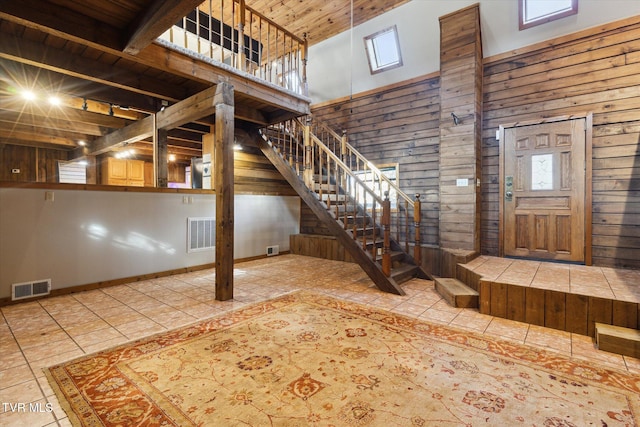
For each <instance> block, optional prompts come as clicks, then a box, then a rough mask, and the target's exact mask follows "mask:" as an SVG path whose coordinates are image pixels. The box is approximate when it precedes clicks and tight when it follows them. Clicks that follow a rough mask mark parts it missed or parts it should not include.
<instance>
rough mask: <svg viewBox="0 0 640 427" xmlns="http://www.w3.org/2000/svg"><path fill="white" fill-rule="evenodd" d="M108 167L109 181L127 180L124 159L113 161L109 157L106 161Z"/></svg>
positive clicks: (113, 159)
mask: <svg viewBox="0 0 640 427" xmlns="http://www.w3.org/2000/svg"><path fill="white" fill-rule="evenodd" d="M107 162H108V165H109V168H108V170H109V175H108V176H109V180H112V179H117V180H119V179H124V180H126V179H127V161H126V160H125V159H115V158H113V157H109V158H108V159H107Z"/></svg>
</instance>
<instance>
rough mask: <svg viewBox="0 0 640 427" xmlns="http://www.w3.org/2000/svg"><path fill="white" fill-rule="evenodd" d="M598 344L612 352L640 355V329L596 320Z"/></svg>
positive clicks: (600, 347)
mask: <svg viewBox="0 0 640 427" xmlns="http://www.w3.org/2000/svg"><path fill="white" fill-rule="evenodd" d="M596 345H597V346H598V348H599V349H600V350H604V351H608V352H610V353H616V354H622V355H624V356H630V357H635V358H638V357H640V331H639V330H637V329H632V328H625V327H622V326H615V325H607V324H604V323H598V322H596Z"/></svg>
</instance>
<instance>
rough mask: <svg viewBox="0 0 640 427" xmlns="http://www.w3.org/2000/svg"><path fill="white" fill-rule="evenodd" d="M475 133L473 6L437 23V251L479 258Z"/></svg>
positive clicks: (478, 95)
mask: <svg viewBox="0 0 640 427" xmlns="http://www.w3.org/2000/svg"><path fill="white" fill-rule="evenodd" d="M481 132H482V41H481V37H480V6H479V5H478V4H475V5H473V6H470V7H467V8H464V9H461V10H459V11H456V12H453V13H450V14H448V15H446V16H443V17H441V18H440V246H441V247H442V248H450V249H466V250H473V251H476V252H480V188H479V187H477V186H476V182H477V181H478V180H479V179H480V176H481V162H480V159H481V155H480V147H481V138H480V136H481ZM459 179H462V180H466V185H460V184H459V183H458V180H459Z"/></svg>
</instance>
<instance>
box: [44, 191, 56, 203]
mask: <svg viewBox="0 0 640 427" xmlns="http://www.w3.org/2000/svg"><path fill="white" fill-rule="evenodd" d="M54 199H55V194H54V193H53V191H45V192H44V200H45V201H47V202H53V201H54Z"/></svg>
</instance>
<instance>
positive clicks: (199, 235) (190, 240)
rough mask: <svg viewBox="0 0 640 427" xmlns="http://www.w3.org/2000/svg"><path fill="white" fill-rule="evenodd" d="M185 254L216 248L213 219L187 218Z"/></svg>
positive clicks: (214, 221)
mask: <svg viewBox="0 0 640 427" xmlns="http://www.w3.org/2000/svg"><path fill="white" fill-rule="evenodd" d="M187 220H188V221H187V252H198V251H206V250H210V249H214V248H215V247H216V220H215V218H187Z"/></svg>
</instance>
